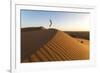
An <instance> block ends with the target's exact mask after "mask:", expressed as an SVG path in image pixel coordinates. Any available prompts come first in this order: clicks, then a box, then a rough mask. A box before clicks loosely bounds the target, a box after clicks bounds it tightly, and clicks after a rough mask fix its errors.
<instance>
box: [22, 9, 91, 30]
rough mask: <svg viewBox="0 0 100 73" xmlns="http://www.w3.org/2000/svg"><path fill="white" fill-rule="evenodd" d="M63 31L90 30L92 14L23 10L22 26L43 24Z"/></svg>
mask: <svg viewBox="0 0 100 73" xmlns="http://www.w3.org/2000/svg"><path fill="white" fill-rule="evenodd" d="M50 19H51V20H52V23H53V24H52V26H51V28H56V29H59V30H63V31H89V25H90V15H89V14H88V13H73V12H58V11H39V10H21V28H25V27H39V26H43V27H45V28H49V24H50V22H49V20H50Z"/></svg>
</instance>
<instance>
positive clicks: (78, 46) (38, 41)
mask: <svg viewBox="0 0 100 73" xmlns="http://www.w3.org/2000/svg"><path fill="white" fill-rule="evenodd" d="M86 42H87V43H86ZM88 42H89V40H84V39H82V40H81V39H80V38H73V37H72V36H70V35H69V34H67V33H64V32H63V31H60V30H57V29H45V28H42V27H40V28H37V29H36V28H35V29H34V28H31V29H30V28H22V29H21V62H22V63H25V62H45V61H66V60H68V61H70V60H87V59H89V43H88Z"/></svg>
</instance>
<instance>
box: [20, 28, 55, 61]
mask: <svg viewBox="0 0 100 73" xmlns="http://www.w3.org/2000/svg"><path fill="white" fill-rule="evenodd" d="M21 32H22V33H21V59H22V61H23V60H24V59H27V58H29V57H30V56H31V55H32V54H33V53H35V52H36V51H37V50H38V49H39V48H41V47H42V46H43V45H45V44H46V43H47V42H48V41H49V40H50V39H51V38H52V37H53V36H54V35H55V33H56V30H53V29H49V30H47V29H44V28H42V27H40V28H37V29H36V28H23V29H22V30H21Z"/></svg>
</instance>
